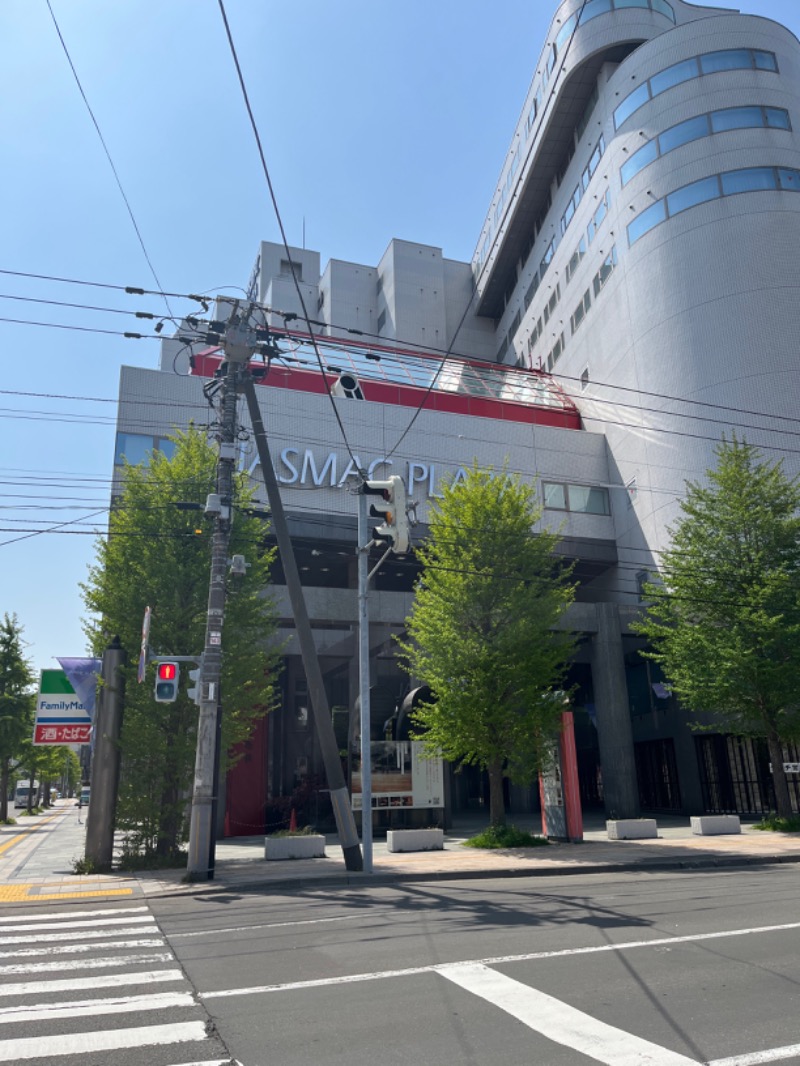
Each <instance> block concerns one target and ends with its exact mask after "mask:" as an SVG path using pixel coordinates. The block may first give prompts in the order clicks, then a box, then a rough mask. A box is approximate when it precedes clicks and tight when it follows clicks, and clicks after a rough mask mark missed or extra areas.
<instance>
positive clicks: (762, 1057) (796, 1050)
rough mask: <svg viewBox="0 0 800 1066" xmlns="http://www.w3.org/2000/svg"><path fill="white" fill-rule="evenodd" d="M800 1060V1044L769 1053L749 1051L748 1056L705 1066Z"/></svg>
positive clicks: (749, 1064) (717, 1061)
mask: <svg viewBox="0 0 800 1066" xmlns="http://www.w3.org/2000/svg"><path fill="white" fill-rule="evenodd" d="M794 1058H800V1044H790V1045H787V1047H776V1048H772V1049H771V1050H769V1051H751V1052H750V1054H748V1055H733V1056H732V1057H731V1058H729V1059H714V1060H713V1061H712V1062H709V1063H707V1064H706V1066H761V1064H762V1063H764V1062H784V1061H785V1060H786V1059H794Z"/></svg>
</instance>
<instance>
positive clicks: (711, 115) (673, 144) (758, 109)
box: [620, 104, 792, 185]
mask: <svg viewBox="0 0 800 1066" xmlns="http://www.w3.org/2000/svg"><path fill="white" fill-rule="evenodd" d="M764 128H766V129H781V130H791V128H792V123H791V120H790V118H789V112H788V111H786V110H784V109H783V108H781V107H762V106H761V105H759V104H752V105H749V106H746V107H725V108H722V109H721V110H720V111H709V112H708V113H707V114H704V115H697V116H696V117H695V118H690V119H687V120H686V121H685V122H679V123H678V124H677V126H671V127H670V128H669V129H667V130H664V132H663V133H661V134H659V135H658V137H654V138H653V140H652V141H648V142H647V144H645V145H643V146H642V147H641V148H640V149H639V151H638V152H635V153H634V155H632V156H631V157H630V159H629V160H628V161H627V163H625V164H624V165H623V166H622V167H621V169H620V177H621V178H622V184H623V185H626V184H627V183H628V182H629V181H630V180H631V178H633V177H634V176H635V175H636V174H638V173H640V171H642V170H644V168H645V167H647V166H649V165H650V164H651V163H652V162H653V161H654V160H656V159H658V158H659V157H660V156H663V155H667V153H668V152H673V151H674V150H675V149H676V148H680V147H681V146H682V145H684V144H689V143H690V142H691V141H698V140H700V139H701V138H703V137H710V136H712V135H713V134H715V133H726V132H727V131H729V130H742V129H764Z"/></svg>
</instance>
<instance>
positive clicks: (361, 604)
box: [356, 485, 372, 874]
mask: <svg viewBox="0 0 800 1066" xmlns="http://www.w3.org/2000/svg"><path fill="white" fill-rule="evenodd" d="M362 489H363V485H362ZM369 546H370V539H369V534H368V532H367V495H366V493H364V492H363V491H362V492H359V494H358V546H357V549H356V550H357V551H358V687H359V698H360V704H359V707H360V724H361V845H362V847H363V849H364V872H365V873H368V874H371V873H372V743H371V742H372V736H371V732H372V730H371V726H372V713H371V707H370V701H369V574H368V570H369Z"/></svg>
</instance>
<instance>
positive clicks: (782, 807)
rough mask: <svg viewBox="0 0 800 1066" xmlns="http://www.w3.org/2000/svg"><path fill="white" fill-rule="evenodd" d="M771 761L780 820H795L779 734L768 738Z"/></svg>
mask: <svg viewBox="0 0 800 1066" xmlns="http://www.w3.org/2000/svg"><path fill="white" fill-rule="evenodd" d="M767 744H768V746H769V761H770V762H771V763H772V785H773V787H774V789H775V807H776V811H777V814H778V817H779V818H793V817H794V811H793V810H792V801H791V798H790V797H789V784H788V782H787V780H786V772H785V770H784V769H783V745H782V744H781V741H780V737H779V736H778V735H777V733H770V734H769V735H768V737H767Z"/></svg>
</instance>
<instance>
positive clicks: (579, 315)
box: [569, 289, 592, 334]
mask: <svg viewBox="0 0 800 1066" xmlns="http://www.w3.org/2000/svg"><path fill="white" fill-rule="evenodd" d="M591 306H592V296H591V293H590V292H589V290H588V289H587V290H586V292H585V293H584V294H583V299H582V300H581V302H580V303H579V304H578V306H577V307H576V308H575V310H574V311H573V312H572V315H571V316H570V320H569V324H570V328H571V330H572V332H573V334H574V333H575V331H576V330H577V329H578V327H579V326H580V324H581V322H583V320H584V318H586V315H587V314H588V312H589V308H590V307H591Z"/></svg>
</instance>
